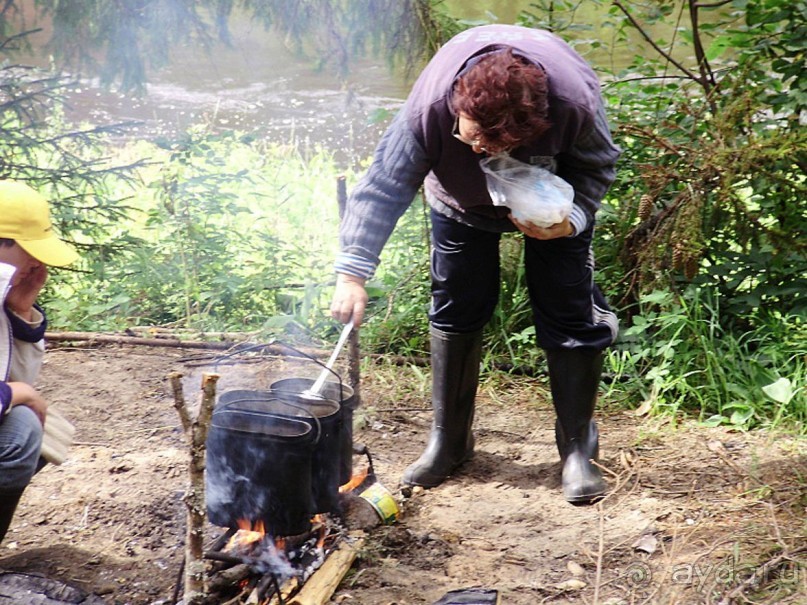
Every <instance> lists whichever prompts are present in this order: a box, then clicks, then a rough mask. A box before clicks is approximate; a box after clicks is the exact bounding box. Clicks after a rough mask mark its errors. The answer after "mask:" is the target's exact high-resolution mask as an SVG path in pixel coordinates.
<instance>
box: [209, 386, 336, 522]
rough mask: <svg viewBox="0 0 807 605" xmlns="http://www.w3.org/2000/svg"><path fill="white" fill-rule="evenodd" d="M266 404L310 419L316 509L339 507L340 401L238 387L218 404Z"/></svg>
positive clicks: (291, 415) (269, 408)
mask: <svg viewBox="0 0 807 605" xmlns="http://www.w3.org/2000/svg"><path fill="white" fill-rule="evenodd" d="M245 402H247V403H250V404H252V405H258V406H261V405H262V406H264V407H265V409H266V410H267V411H269V412H271V413H272V414H277V415H281V416H284V417H288V418H293V419H296V420H300V421H303V422H306V423H308V424H309V425H310V426H311V430H312V432H313V433H314V435H315V439H316V443H315V445H314V449H313V453H312V458H311V483H310V485H311V496H312V499H313V512H314V513H327V512H337V511H338V509H339V485H340V483H339V478H340V477H339V463H340V450H339V448H340V445H341V432H342V417H341V412H340V409H341V408H340V405H339V403H337V402H336V401H332V400H331V399H327V398H309V397H303V396H302V394H301V393H300V392H297V393H290V392H281V391H275V390H272V389H270V390H269V391H253V390H235V391H229V392H227V393H223V394H222V395H221V397H219V405H229V406H240V405H241V404H242V403H245Z"/></svg>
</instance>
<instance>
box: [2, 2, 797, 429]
mask: <svg viewBox="0 0 807 605" xmlns="http://www.w3.org/2000/svg"><path fill="white" fill-rule="evenodd" d="M591 2H592V3H594V4H597V5H598V6H599V7H601V8H602V10H603V15H604V17H603V20H602V23H599V24H598V26H599V28H600V31H608V32H610V37H607V36H603V35H600V36H598V37H594V36H593V35H592V26H591V24H590V23H586V22H581V20H579V19H578V18H576V15H577V13H576V10H577V3H576V2H572V1H570V0H569V1H567V0H541V1H540V2H532V3H529V5H528V7H527V8H526V9H525V10H524V11H523V12H522V13H521V15H520V17H519V19H520V21H521V22H522V23H523V24H525V25H528V26H531V27H543V28H547V29H551V30H553V31H556V32H557V33H559V34H560V35H562V36H564V37H565V38H567V39H569V40H570V41H571V42H572V43H574V44H575V45H577V47H578V49H579V50H580V51H581V52H582V53H584V54H588V53H591V52H594V51H596V52H597V53H598V56H608V54H607V53H608V52H616V51H617V50H618V51H619V52H620V53H621V55H622V56H628V57H629V58H630V57H632V60H629V61H628V62H627V65H621V64H620V65H619V66H618V67H611V65H617V63H616V62H612V63H608V64H607V65H606V64H599V63H598V64H595V67H596V68H597V69H598V70H599V71H600V72H601V75H602V79H603V82H604V86H603V91H604V95H605V97H606V99H607V101H608V107H609V115H610V119H611V121H612V128H613V131H614V134H615V138H616V139H617V141H618V143H619V144H620V145H621V147H622V148H623V156H622V158H621V160H620V165H619V177H618V181H617V182H616V183H615V184H614V186H613V188H612V190H611V191H610V193H609V195H608V198H607V199H606V200H605V203H604V206H603V209H602V211H601V215H600V219H599V227H598V237H597V243H596V245H597V256H598V263H599V270H598V281H599V282H600V284H601V285H602V286H603V288H604V290H605V291H606V293H607V294H608V296H609V299H610V300H611V302H612V304H613V305H614V307H615V308H616V309H617V311H618V313H619V315H620V317H621V320H622V326H623V329H622V336H621V339H620V342H619V343H618V345H617V346H615V347H614V348H613V349H612V350H611V351H610V353H609V355H610V358H609V373H610V374H611V378H612V381H611V382H610V387H609V391H608V396H609V397H608V401H609V402H612V404H614V405H625V406H629V407H637V406H639V407H640V409H641V410H642V411H646V412H655V413H663V414H668V415H669V416H670V417H671V418H677V417H678V416H680V415H681V414H683V413H687V414H689V413H694V414H696V415H697V416H698V417H699V418H701V419H702V420H703V421H704V422H707V423H713V424H719V423H726V424H730V425H733V426H736V427H738V428H749V427H753V426H760V425H765V426H771V425H773V426H777V425H780V424H783V423H784V424H786V425H787V426H793V427H796V429H797V430H801V431H804V430H805V426H807V423H805V420H807V395H806V394H805V376H806V375H807V372H806V371H805V366H806V365H807V327H805V321H804V319H805V317H804V314H805V292H807V261H805V243H806V242H805V237H804V225H805V224H807V221H806V219H807V216H805V213H806V212H807V211H806V210H805V206H804V204H803V203H802V202H803V200H804V199H805V195H804V194H805V191H804V188H805V179H804V168H805V165H807V158H806V157H805V149H806V148H807V145H805V142H806V141H805V133H804V127H803V124H804V121H805V114H806V113H807V110H806V109H805V99H807V90H806V89H807V85H806V84H805V75H804V74H805V70H804V67H805V66H804V52H805V43H806V42H805V40H807V35H805V34H807V32H805V22H806V20H805V17H806V16H807V2H804V1H799V0H797V1H795V2H794V1H791V0H732V1H730V2H718V3H714V5H709V6H711V8H704V7H703V6H700V7H698V6H696V3H695V2H694V1H693V0H676V1H672V0H661V1H659V2H654V3H650V4H647V3H639V2H627V1H624V2H620V1H613V2H605V1H604V0H603V1H601V0H591ZM157 4H159V5H160V6H161V7H163V8H165V9H166V10H168V9H169V8H171V9H172V10H184V11H191V12H190V13H188V14H189V15H191V16H192V17H193V18H192V19H188V20H185V21H183V23H184V24H185V25H183V27H185V26H187V25H189V24H190V25H193V24H197V26H194V27H195V29H194V28H191V29H190V30H183V32H184V33H183V35H188V36H190V35H197V36H202V37H203V38H204V39H205V40H207V41H208V43H210V44H212V43H213V41H214V39H215V36H214V34H215V33H216V32H218V35H220V36H223V37H224V38H226V27H225V25H226V16H227V14H228V13H227V10H225V9H227V6H226V5H227V4H228V3H215V2H214V3H199V4H198V5H196V4H194V3H190V4H189V3H183V2H168V1H165V2H162V3H157ZM230 4H232V3H230ZM247 4H249V6H250V7H251V8H253V9H254V8H256V7H259V6H260V5H261V3H254V4H250V3H245V6H246V5H247ZM303 4H304V3H303ZM327 4H328V3H323V4H322V5H317V6H319V8H318V9H317V10H324V9H323V7H325V6H326V5H327ZM331 4H333V5H334V6H333V7H332V8H333V10H332V11H331V13H329V14H330V21H329V24H330V26H332V30H333V32H335V34H334V35H335V36H336V38H334V39H329V40H324V39H322V40H320V39H319V38H310V39H315V40H319V41H320V42H321V43H322V44H321V45H320V46H321V47H318V45H316V44H315V45H314V47H313V48H312V47H311V45H309V47H308V48H304V49H303V50H306V51H307V52H310V53H312V54H313V55H317V54H318V53H319V54H320V55H321V56H327V54H325V55H322V53H323V49H325V48H330V47H331V46H330V45H332V44H339V43H345V42H347V41H350V44H347V46H345V44H342V46H343V47H344V48H345V49H348V50H349V52H348V50H346V51H345V52H346V53H347V54H345V55H344V57H343V58H346V57H348V55H349V56H355V55H357V54H361V53H362V52H368V51H372V49H373V48H376V47H377V48H381V47H382V46H374V45H375V44H377V43H378V42H379V40H381V38H373V37H372V36H369V37H364V38H361V39H351V38H350V37H349V36H348V37H347V38H344V39H340V38H339V35H338V32H340V31H345V30H347V31H353V30H354V29H355V28H350V27H348V26H349V25H350V24H351V23H354V22H355V19H356V18H357V17H356V13H355V11H356V10H358V9H356V4H357V3H339V2H337V3H331ZM409 4H411V5H412V6H411V7H410V8H411V10H410V11H409V12H408V13H406V16H407V17H410V18H412V19H411V21H412V22H413V23H410V25H411V26H412V27H411V28H407V27H405V26H404V24H403V22H402V23H401V24H400V29H399V30H397V31H399V34H400V36H401V38H400V40H399V41H401V43H402V45H401V46H400V48H401V49H403V53H404V55H406V56H408V57H409V58H410V59H411V61H409V63H408V64H410V65H414V64H417V62H418V61H421V62H422V60H423V58H424V57H423V55H419V54H418V52H422V49H430V48H432V49H433V48H434V47H435V46H436V45H437V44H439V42H440V41H441V40H443V39H445V38H447V37H448V36H449V35H450V34H452V33H453V32H454V31H456V30H457V29H458V28H461V27H467V26H469V25H470V24H468V23H456V22H453V23H452V22H451V20H450V19H449V18H448V17H447V16H446V15H445V14H444V13H442V12H441V11H440V3H431V4H430V3H423V2H413V3H409ZM409 4H407V6H409ZM40 5H41V6H42V7H43V8H44V9H45V10H52V11H56V12H55V13H54V14H56V15H58V14H59V13H58V11H59V10H61V9H64V8H65V7H66V6H67V5H66V4H61V3H47V2H41V3H40ZM169 5H170V6H169ZM105 6H106V3H104V2H93V3H85V4H84V5H83V7H84V8H83V10H85V11H89V12H88V13H87V15H85V17H86V19H76V18H75V17H76V14H75V13H69V14H67V15H64V16H65V20H64V23H63V25H64V29H62V30H57V31H60V32H61V34H60V35H64V36H67V35H68V34H69V36H68V37H67V38H65V40H67V39H69V44H67V45H66V46H65V48H66V49H67V51H71V49H72V51H71V52H73V53H79V52H84V51H85V50H86V49H85V48H84V47H81V46H80V45H79V46H76V43H77V42H78V41H81V40H82V39H83V38H82V37H76V35H75V34H76V32H84V31H85V30H86V28H87V27H88V26H89V24H91V23H92V24H95V25H96V26H97V30H93V31H92V32H89V33H87V36H86V39H88V40H94V41H95V43H96V45H98V46H100V47H102V48H107V45H108V42H109V40H113V39H114V36H113V34H114V35H117V34H115V32H116V31H121V28H124V29H126V28H128V29H126V31H127V35H128V36H132V37H134V38H135V39H137V40H139V41H140V46H138V45H134V47H133V48H134V49H135V50H137V48H141V49H142V48H143V43H144V42H145V41H146V39H144V38H143V37H142V36H143V35H144V33H143V31H144V30H143V29H142V28H143V27H144V23H141V22H138V21H137V20H136V19H135V21H133V22H131V23H123V22H121V21H120V15H115V16H114V18H113V16H111V15H107V17H109V19H111V21H108V22H106V23H107V25H106V26H102V25H103V23H104V22H103V21H102V20H97V19H95V17H97V15H95V12H93V11H96V12H97V11H101V12H103V9H104V7H105ZM265 6H266V7H269V8H272V7H273V8H272V10H269V9H268V8H267V12H266V13H265V14H262V15H259V16H260V17H261V18H262V19H264V21H265V22H266V23H267V24H272V25H274V26H279V27H284V26H285V27H287V28H288V27H290V24H291V23H292V21H290V16H291V13H290V12H289V11H291V8H292V7H294V6H300V5H298V4H297V3H293V2H292V3H285V4H282V6H281V5H275V3H268V4H266V5H265ZM200 7H201V8H204V9H205V11H208V12H207V13H205V11H201V12H200ZM351 7H352V8H351ZM230 8H231V7H230ZM209 11H212V12H209ZM273 11H274V12H273ZM172 14H174V13H172ZM177 14H178V13H177ZM395 14H398V13H395ZM211 15H212V20H211V19H210V18H209V17H210V16H211ZM206 16H207V18H206ZM68 17H69V18H68ZM322 17H323V13H321V12H319V13H318V12H316V11H314V12H312V13H311V14H309V15H308V17H307V18H308V19H309V20H308V21H307V22H308V23H309V25H311V24H312V23H315V22H318V19H319V21H321V20H322ZM169 21H170V20H169ZM305 22H306V21H305V20H303V21H301V22H300V23H303V24H304V23H305ZM295 23H296V22H295ZM658 24H664V25H665V26H666V29H665V31H669V32H672V36H673V37H672V39H663V38H660V37H658V36H653V35H651V34H650V32H652V31H654V30H653V29H652V28H653V27H654V26H656V25H658ZM210 28H212V29H210ZM216 28H218V30H216ZM3 31H5V32H6V34H7V39H6V42H5V43H4V44H3V45H2V46H0V50H5V51H7V50H8V49H9V48H10V46H11V44H10V43H11V41H13V40H14V38H12V37H10V34H9V32H8V29H7V27H6V28H5V29H4V30H3ZM385 31H386V30H385ZM71 32H72V33H71ZM403 32H406V34H404V33H403ZM637 32H645V33H646V34H647V36H646V37H644V36H642V35H638V36H637ZM90 33H91V34H92V35H90ZM291 33H292V34H293V37H294V39H296V40H298V41H299V42H300V43H303V46H305V44H304V42H305V40H306V39H307V38H306V36H305V32H304V30H302V29H295V30H293V31H291ZM346 35H347V34H346ZM93 36H95V37H93ZM180 38H181V36H180ZM382 38H383V36H382ZM56 41H58V36H57V38H56ZM163 42H165V41H163ZM323 45H324V46H323ZM160 48H163V47H159V46H158V47H157V48H156V49H153V50H156V51H159V50H160ZM407 49H408V50H407ZM416 49H420V50H419V51H418V50H416ZM169 51H170V48H169V47H168V46H165V47H164V48H163V50H162V55H161V54H160V53H159V52H158V53H157V54H156V57H157V58H158V59H159V58H160V57H162V58H163V60H168V57H169ZM604 51H605V52H604ZM144 52H145V51H144ZM426 52H427V53H428V51H426ZM71 56H74V57H75V56H78V55H75V54H74V55H71ZM148 56H150V55H149V54H148V53H146V54H137V53H136V54H135V55H132V56H127V57H118V59H119V61H118V63H116V62H115V60H116V59H115V57H111V58H110V57H108V61H107V62H106V63H105V64H104V67H103V68H102V70H106V71H105V72H104V73H105V78H106V79H107V80H109V81H114V80H115V79H116V78H119V79H120V81H122V83H123V84H124V86H128V87H132V86H136V85H137V84H138V83H139V82H142V77H144V76H145V67H144V65H145V64H141V65H140V66H139V67H138V65H137V64H136V62H135V63H134V64H133V63H131V61H133V60H136V59H139V60H141V61H142V60H145V58H144V57H148ZM155 60H156V59H155ZM132 69H134V71H132ZM65 84H66V82H65V81H64V80H63V79H62V78H60V77H58V76H53V75H52V74H49V73H44V72H37V71H35V70H28V69H20V68H18V67H13V66H11V65H10V64H6V66H5V67H4V68H3V70H2V80H1V81H0V90H2V94H3V103H2V105H0V127H2V133H0V134H2V137H3V139H2V140H3V142H2V144H0V154H2V155H0V176H2V177H3V178H17V179H22V180H26V181H29V182H31V183H32V184H33V185H35V186H36V187H37V188H39V189H41V190H43V192H44V193H46V194H47V195H49V196H50V197H51V198H52V199H53V200H54V203H55V205H56V214H57V219H58V222H59V227H60V229H61V231H62V233H65V234H67V235H68V236H69V237H70V238H72V239H73V240H74V241H75V242H76V243H77V245H79V246H80V247H81V248H82V249H84V250H85V255H84V256H85V261H84V263H83V264H82V266H81V267H80V272H59V273H58V274H56V275H55V277H54V279H53V280H52V282H51V288H50V289H49V291H48V297H49V299H50V300H49V301H48V307H49V309H50V312H51V320H52V326H54V327H63V328H72V329H85V330H121V329H125V328H127V327H132V326H143V325H159V326H169V327H173V328H177V329H179V328H186V329H193V330H195V331H211V330H228V331H231V330H239V331H243V332H248V333H250V338H253V339H261V340H266V339H269V338H272V337H281V338H287V339H288V338H295V339H296V338H309V339H312V338H313V339H323V340H328V339H329V338H331V337H332V335H333V334H334V332H335V331H336V327H335V326H334V325H333V322H332V321H331V320H330V319H329V316H328V315H329V314H328V303H329V298H330V294H331V288H332V283H333V273H332V268H331V263H332V260H333V256H334V254H335V252H336V246H337V225H338V206H337V179H338V178H339V177H344V178H345V179H346V181H347V185H348V189H349V188H350V186H351V185H352V184H353V183H354V182H355V180H356V179H357V178H359V177H360V172H361V170H357V171H355V172H354V171H347V172H345V171H344V170H341V169H339V168H338V167H337V165H336V162H335V161H334V159H333V157H332V156H331V155H330V154H329V152H328V151H327V150H324V149H311V148H306V147H305V146H303V145H298V144H295V142H293V141H292V142H289V143H288V144H282V145H281V144H277V143H273V142H270V141H266V140H263V139H260V138H256V137H254V136H253V135H251V134H250V133H238V132H221V131H216V130H213V129H212V128H210V127H208V126H207V125H205V124H199V125H198V126H196V127H194V128H191V129H189V131H188V132H186V133H185V134H184V135H183V136H182V137H180V138H178V139H177V140H164V141H151V142H143V141H141V142H138V143H129V144H126V145H124V146H121V144H120V140H119V139H118V140H112V139H109V134H110V132H108V131H109V130H110V129H109V128H96V127H88V128H85V129H75V128H72V127H70V126H68V125H66V124H65V123H64V122H63V120H62V119H61V118H60V98H59V96H60V91H62V90H63V88H64V86H65ZM113 143H114V144H113ZM502 250H503V255H502V256H503V292H502V297H501V301H500V305H499V308H498V309H497V312H496V315H495V317H494V319H493V321H492V322H491V323H490V325H489V326H488V328H487V345H488V346H487V347H486V364H487V366H488V367H489V368H491V369H492V368H502V367H506V368H524V367H535V366H538V365H540V363H541V353H540V351H537V350H536V349H535V346H534V330H535V328H534V327H533V325H532V319H531V314H530V310H529V302H528V298H527V294H526V288H525V286H524V280H523V269H522V267H523V265H522V263H521V245H520V242H519V240H518V238H516V237H505V238H504V240H503V243H502ZM369 292H370V294H371V297H372V305H371V308H370V316H369V320H368V322H367V325H366V327H365V328H364V329H363V331H362V343H363V346H364V347H365V349H366V350H367V351H368V352H373V351H379V352H384V353H399V354H413V355H420V354H423V353H425V352H426V351H427V348H428V344H427V343H428V341H427V326H426V309H427V307H428V303H429V292H428V219H427V213H426V211H425V208H424V205H423V202H422V200H420V199H417V200H416V201H415V203H414V204H413V205H412V207H411V209H410V211H409V212H408V213H407V215H406V216H405V217H404V218H403V219H402V221H401V223H400V224H399V228H398V229H397V230H396V232H395V234H394V236H393V239H392V240H391V242H390V244H389V245H388V247H387V248H386V250H385V253H384V262H383V264H382V267H381V269H380V271H379V273H378V275H377V276H376V278H375V280H374V281H373V282H372V283H371V284H370V287H369ZM642 402H643V403H642ZM640 404H641V405H640Z"/></svg>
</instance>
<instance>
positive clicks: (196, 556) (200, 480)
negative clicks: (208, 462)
mask: <svg viewBox="0 0 807 605" xmlns="http://www.w3.org/2000/svg"><path fill="white" fill-rule="evenodd" d="M169 379H170V381H171V388H172V390H173V392H174V407H175V408H176V410H177V413H178V414H179V418H180V420H181V422H182V427H183V429H185V439H186V441H187V442H188V447H189V450H190V456H189V461H188V475H189V485H188V489H187V491H186V492H185V495H184V497H183V500H184V502H185V506H186V507H187V509H188V528H187V532H186V535H185V586H184V599H183V600H184V603H185V605H198V604H200V603H202V602H204V600H205V598H206V596H207V573H206V569H205V557H204V555H205V553H204V525H205V517H206V511H205V481H204V470H205V442H206V440H207V432H208V429H209V427H210V418H211V416H212V415H213V406H214V404H215V401H216V383H217V382H218V379H219V376H218V374H208V373H205V374H203V375H202V401H201V404H200V406H199V414H198V415H197V416H196V419H192V418H191V413H190V410H189V409H188V405H187V403H186V401H185V395H184V393H183V390H182V374H180V373H179V372H172V373H171V374H170V375H169Z"/></svg>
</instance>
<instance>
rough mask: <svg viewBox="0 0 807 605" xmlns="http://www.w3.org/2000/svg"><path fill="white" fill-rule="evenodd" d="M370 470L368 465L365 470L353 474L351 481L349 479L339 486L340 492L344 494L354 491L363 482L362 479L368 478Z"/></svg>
mask: <svg viewBox="0 0 807 605" xmlns="http://www.w3.org/2000/svg"><path fill="white" fill-rule="evenodd" d="M369 472H370V467H369V466H368V467H367V468H365V469H364V470H363V471H359V472H358V473H356V474H355V475H353V476H352V477H351V478H350V481H348V482H347V483H345V484H344V485H342V486H340V487H339V493H340V494H344V493H347V492H350V491H353V490H354V489H356V488H357V487H359V486H360V485H361V484H362V481H364V480H365V479H366V478H367V475H368V474H369Z"/></svg>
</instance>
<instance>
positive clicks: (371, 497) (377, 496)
mask: <svg viewBox="0 0 807 605" xmlns="http://www.w3.org/2000/svg"><path fill="white" fill-rule="evenodd" d="M359 498H363V499H365V500H367V502H369V503H370V505H371V506H372V507H373V508H374V509H375V510H376V512H377V513H378V515H379V516H380V517H381V520H382V521H383V522H384V525H391V524H393V523H395V521H396V520H397V519H398V513H399V511H398V504H397V503H396V502H395V498H393V497H392V494H391V493H390V492H389V490H388V489H387V488H386V487H384V486H383V485H381V484H380V483H373V484H372V485H371V486H370V487H368V488H367V489H365V490H364V491H363V492H362V493H360V494H359Z"/></svg>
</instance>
